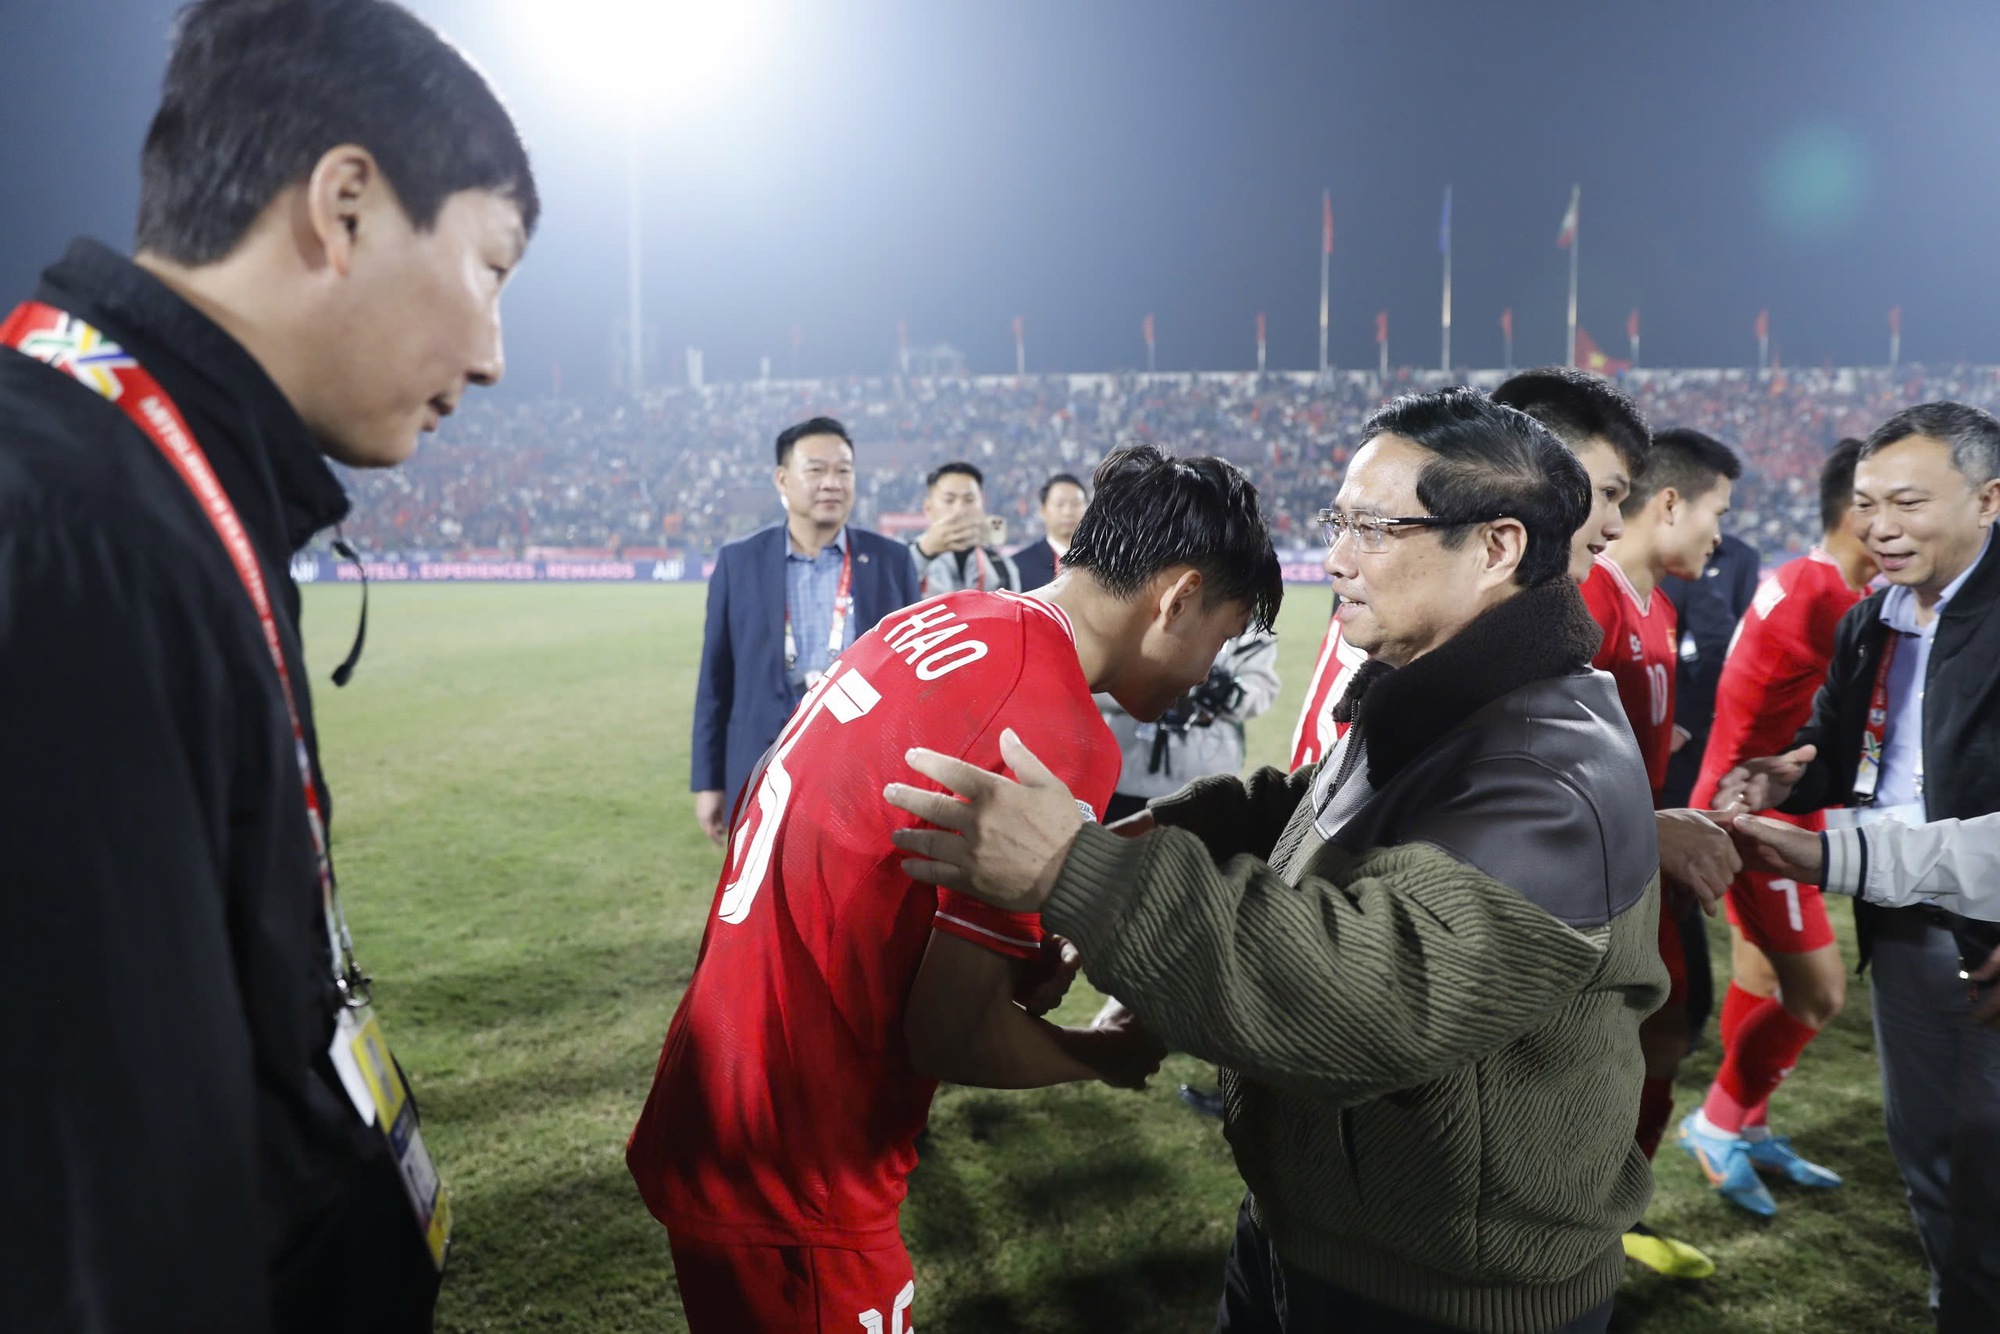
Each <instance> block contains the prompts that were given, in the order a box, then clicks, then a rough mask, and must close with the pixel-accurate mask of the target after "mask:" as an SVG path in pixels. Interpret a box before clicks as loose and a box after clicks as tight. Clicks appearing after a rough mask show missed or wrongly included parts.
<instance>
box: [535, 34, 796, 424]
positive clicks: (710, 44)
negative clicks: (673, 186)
mask: <svg viewBox="0 0 2000 1334" xmlns="http://www.w3.org/2000/svg"><path fill="white" fill-rule="evenodd" d="M517 9H518V12H519V15H520V19H521V29H522V32H523V34H524V36H525V37H526V38H527V40H528V41H529V43H531V48H530V49H532V50H533V51H534V52H535V54H536V57H537V59H539V60H542V61H545V62H547V64H548V66H549V68H550V69H551V71H552V72H553V73H554V74H555V75H556V76H557V77H558V78H560V79H561V80H562V81H563V82H565V83H567V84H569V85H571V86H572V87H574V88H575V90H576V91H577V92H578V93H579V94H580V95H581V96H584V97H587V98H596V99H601V100H603V101H604V102H607V103H609V104H610V106H611V109H612V110H614V111H615V112H616V113H617V114H618V115H619V116H620V117H621V118H622V119H623V120H624V123H625V136H626V147H627V163H626V183H625V189H626V200H625V205H626V242H625V244H626V265H625V304H626V352H627V361H626V367H627V371H626V377H627V379H626V388H627V389H628V390H629V391H630V392H631V393H632V394H634V395H635V396H636V395H637V394H639V393H640V392H641V390H643V389H644V387H645V385H644V383H643V381H644V376H645V324H644V321H643V319H642V318H641V302H640V297H639V152H640V145H641V143H642V140H643V137H644V135H645V134H646V132H647V130H648V129H649V128H651V126H652V124H653V123H655V122H656V120H666V119H669V118H671V117H674V116H676V115H686V114H688V113H689V112H690V111H691V110H692V109H693V108H694V107H696V106H698V105H700V104H701V103H702V102H704V101H708V100H710V99H713V98H714V97H715V96H716V95H717V94H718V93H719V92H720V91H721V90H722V89H723V88H725V87H726V86H727V85H728V83H729V81H730V80H731V79H732V78H733V77H734V76H735V74H736V73H737V71H738V70H740V69H741V68H743V66H744V65H746V64H747V63H748V60H749V56H750V54H751V52H753V51H754V50H756V49H757V47H758V45H759V44H760V43H761V41H762V39H763V36H764V32H765V29H766V28H767V26H768V19H769V11H768V9H767V6H766V5H765V3H763V0H517Z"/></svg>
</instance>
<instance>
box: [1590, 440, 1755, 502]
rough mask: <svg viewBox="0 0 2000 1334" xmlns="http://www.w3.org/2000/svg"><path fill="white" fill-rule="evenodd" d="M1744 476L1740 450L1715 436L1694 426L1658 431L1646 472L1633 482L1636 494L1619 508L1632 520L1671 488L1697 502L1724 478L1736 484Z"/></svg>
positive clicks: (1633, 492) (1629, 497)
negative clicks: (1652, 500)
mask: <svg viewBox="0 0 2000 1334" xmlns="http://www.w3.org/2000/svg"><path fill="white" fill-rule="evenodd" d="M1742 475H1743V461H1742V460H1741V459H1739V458H1737V457H1736V451H1735V450H1733V449H1731V448H1730V447H1729V446H1728V445H1725V444H1723V443H1722V442H1721V441H1720V440H1717V439H1716V438H1715V437H1714V436H1712V435H1705V434H1703V433H1702V432H1700V431H1697V430H1695V429H1694V428H1693V427H1691V426H1675V427H1671V428H1669V429H1667V430H1664V431H1655V432H1653V454H1652V457H1651V458H1649V459H1647V460H1646V470H1645V471H1644V472H1642V473H1640V474H1639V475H1638V476H1637V477H1635V478H1633V479H1632V492H1631V494H1630V495H1628V496H1626V497H1625V501H1624V503H1623V504H1621V505H1620V506H1619V507H1618V508H1619V509H1620V510H1622V511H1624V514H1625V517H1626V518H1628V519H1629V518H1631V517H1632V516H1633V515H1634V514H1637V513H1638V512H1639V511H1640V510H1642V509H1644V508H1646V502H1647V501H1649V500H1651V499H1652V498H1653V497H1654V496H1657V495H1658V494H1660V492H1662V491H1664V490H1666V489H1667V488H1668V487H1670V486H1671V487H1672V488H1673V489H1674V490H1676V491H1678V492H1680V494H1681V495H1682V496H1683V497H1685V498H1686V499H1688V500H1694V499H1695V498H1697V497H1699V496H1705V495H1707V494H1708V493H1709V492H1710V491H1712V490H1714V489H1715V484H1716V483H1717V482H1719V481H1721V480H1722V479H1723V478H1725V477H1727V478H1728V479H1729V480H1730V481H1732V482H1733V481H1735V480H1736V479H1737V478H1739V477H1741V476H1742Z"/></svg>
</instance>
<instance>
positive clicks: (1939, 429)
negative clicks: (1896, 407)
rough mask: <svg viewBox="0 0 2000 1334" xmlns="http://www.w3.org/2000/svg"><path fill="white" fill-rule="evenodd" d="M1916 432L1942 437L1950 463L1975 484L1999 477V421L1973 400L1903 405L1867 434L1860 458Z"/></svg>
mask: <svg viewBox="0 0 2000 1334" xmlns="http://www.w3.org/2000/svg"><path fill="white" fill-rule="evenodd" d="M1913 435H1927V436H1929V437H1930V438H1931V439H1933V440H1942V441H1943V442H1944V443H1945V444H1946V445H1947V446H1949V447H1950V449H1951V466H1952V467H1954V468H1956V469H1958V471H1959V473H1960V475H1962V476H1963V477H1964V478H1965V480H1966V481H1968V482H1970V483H1971V484H1972V485H1974V486H1984V485H1985V484H1986V483H1987V482H1990V481H1992V480H1993V479H1994V478H1995V477H2000V421H1996V420H1994V418H1993V414H1992V413H1990V412H1987V411H1985V410H1983V409H1981V408H1975V407H1973V406H1972V405H1971V404H1970V403H1954V402H1953V401H1951V400H1950V399H1940V400H1938V401H1937V402H1935V403H1919V404H1917V406H1915V407H1913V408H1904V409H1903V410H1902V411H1901V412H1899V413H1897V414H1896V415H1895V416H1893V417H1891V418H1889V420H1888V421H1885V422H1883V423H1882V424H1881V425H1880V426H1878V427H1876V428H1875V429H1874V430H1873V431H1870V432H1869V433H1868V439H1867V440H1866V441H1865V442H1864V443H1863V444H1862V446H1861V455H1860V457H1861V458H1864V459H1865V458H1867V457H1869V456H1870V455H1872V454H1879V453H1881V452H1882V451H1883V450H1885V449H1887V448H1888V447H1889V446H1891V445H1893V444H1895V443H1896V442H1897V441H1899V440H1907V439H1908V438H1909V437H1911V436H1913Z"/></svg>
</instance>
